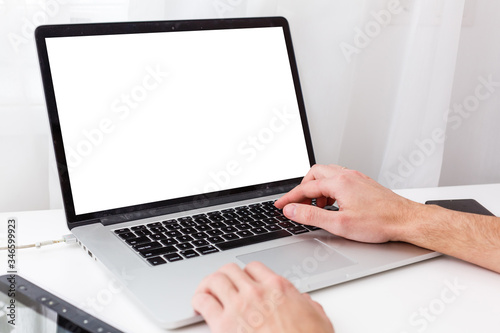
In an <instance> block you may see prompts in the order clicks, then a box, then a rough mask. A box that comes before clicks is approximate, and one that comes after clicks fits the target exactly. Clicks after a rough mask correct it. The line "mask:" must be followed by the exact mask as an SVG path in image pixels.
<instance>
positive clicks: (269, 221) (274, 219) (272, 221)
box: [262, 217, 279, 225]
mask: <svg viewBox="0 0 500 333" xmlns="http://www.w3.org/2000/svg"><path fill="white" fill-rule="evenodd" d="M262 222H264V223H265V224H267V225H269V224H276V223H278V222H279V220H278V219H276V218H274V217H269V218H267V219H263V220H262Z"/></svg>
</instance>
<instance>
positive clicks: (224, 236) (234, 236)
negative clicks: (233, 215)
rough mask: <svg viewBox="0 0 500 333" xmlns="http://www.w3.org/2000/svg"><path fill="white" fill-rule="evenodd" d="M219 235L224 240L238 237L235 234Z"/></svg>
mask: <svg viewBox="0 0 500 333" xmlns="http://www.w3.org/2000/svg"><path fill="white" fill-rule="evenodd" d="M221 237H222V238H224V239H225V240H234V239H238V238H240V237H238V235H236V234H226V235H222V236H221Z"/></svg>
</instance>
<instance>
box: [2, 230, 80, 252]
mask: <svg viewBox="0 0 500 333" xmlns="http://www.w3.org/2000/svg"><path fill="white" fill-rule="evenodd" d="M58 243H67V244H72V243H76V237H75V236H74V235H73V234H68V235H64V236H62V238H61V239H56V240H48V241H43V242H36V243H34V244H28V245H19V246H16V249H28V248H31V247H36V248H37V249H39V248H40V247H42V246H45V245H52V244H58ZM7 249H9V247H7V246H3V247H0V251H1V250H7Z"/></svg>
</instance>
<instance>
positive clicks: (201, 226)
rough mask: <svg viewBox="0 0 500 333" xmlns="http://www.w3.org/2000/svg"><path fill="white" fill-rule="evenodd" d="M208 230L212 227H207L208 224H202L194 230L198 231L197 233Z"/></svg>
mask: <svg viewBox="0 0 500 333" xmlns="http://www.w3.org/2000/svg"><path fill="white" fill-rule="evenodd" d="M210 229H212V227H211V226H209V225H208V224H202V225H199V226H197V227H196V230H198V231H207V230H210Z"/></svg>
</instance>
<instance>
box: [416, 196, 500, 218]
mask: <svg viewBox="0 0 500 333" xmlns="http://www.w3.org/2000/svg"><path fill="white" fill-rule="evenodd" d="M425 204H426V205H437V206H440V207H443V208H447V209H451V210H456V211H459V212H464V213H472V214H480V215H488V216H495V215H494V214H493V213H492V212H490V211H489V210H487V209H486V208H485V207H484V206H483V205H481V204H480V203H479V202H477V201H476V200H474V199H455V200H430V201H427V202H426V203H425Z"/></svg>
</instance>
